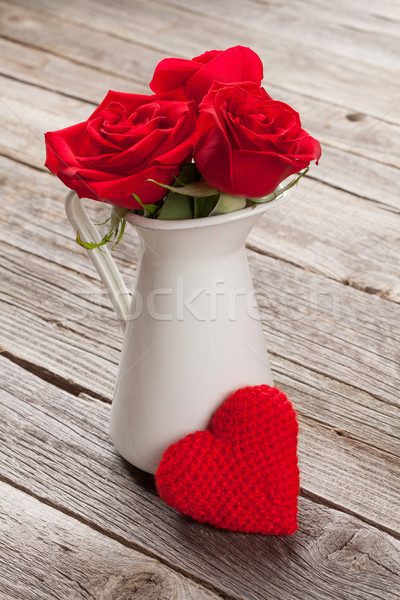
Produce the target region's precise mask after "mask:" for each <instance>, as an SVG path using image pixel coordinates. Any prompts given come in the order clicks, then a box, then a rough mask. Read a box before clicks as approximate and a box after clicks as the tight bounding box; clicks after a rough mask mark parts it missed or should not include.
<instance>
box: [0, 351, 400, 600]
mask: <svg viewBox="0 0 400 600" xmlns="http://www.w3.org/2000/svg"><path fill="white" fill-rule="evenodd" d="M0 360H1V364H2V368H3V373H4V376H3V378H2V384H3V388H5V389H4V393H3V394H2V397H1V400H0V401H1V402H2V409H1V410H2V414H3V418H2V420H1V422H2V423H4V424H7V426H6V427H3V431H2V437H3V439H4V443H3V448H4V452H3V453H2V455H1V456H0V463H1V473H2V475H3V477H5V478H7V480H8V481H12V482H13V483H14V484H15V485H18V486H22V487H23V488H24V489H27V490H29V491H30V493H32V494H34V495H36V496H37V497H39V498H41V499H42V500H44V501H45V502H48V503H50V504H53V505H54V504H55V505H56V506H59V507H64V509H65V510H68V511H69V513H70V514H72V515H74V516H76V517H79V518H80V519H81V520H85V521H87V522H89V523H90V524H92V525H93V526H95V527H97V528H101V530H102V531H104V532H107V533H108V534H109V535H110V536H114V537H115V536H118V537H119V539H123V540H124V543H125V544H134V545H135V548H136V549H139V550H140V549H145V550H146V552H147V553H151V554H152V555H153V556H154V557H157V558H161V559H162V560H164V561H167V562H168V564H169V565H171V566H173V567H176V568H178V569H179V570H183V571H184V572H189V573H191V574H192V575H193V576H195V577H196V578H198V580H199V581H201V582H203V583H207V584H209V585H212V586H214V587H215V588H217V589H218V590H219V591H220V592H221V593H224V594H229V595H232V596H233V597H235V598H246V599H249V600H250V599H257V600H260V599H263V598H265V599H266V598H268V599H272V600H274V599H276V600H286V599H287V600H289V599H290V600H292V599H293V598H303V597H304V598H307V600H308V599H309V598H313V599H315V600H326V599H329V600H333V599H335V600H338V599H339V600H340V599H343V600H347V599H348V598H349V596H351V597H352V598H355V599H360V600H372V599H373V598H375V597H376V596H379V597H384V598H385V599H386V598H387V599H388V600H389V599H390V600H392V599H393V600H394V598H396V595H397V593H398V592H399V591H400V589H399V587H398V580H397V571H398V566H399V558H400V543H399V541H398V540H395V539H394V538H393V537H391V536H389V535H388V534H386V533H383V532H381V531H379V530H378V529H376V528H374V527H371V526H370V525H367V524H365V523H362V522H360V521H359V520H358V519H356V518H354V517H351V516H349V515H345V514H343V513H340V512H338V511H336V510H333V509H330V508H327V507H324V506H320V505H317V504H315V503H314V502H312V501H310V500H308V499H307V498H301V499H300V512H299V517H300V528H299V531H298V532H297V533H296V534H295V535H294V536H292V537H286V538H279V537H268V536H258V535H246V534H235V533H229V532H226V531H219V530H216V529H213V528H211V527H207V526H204V525H201V524H199V523H196V522H194V521H191V520H190V519H187V518H184V517H182V516H181V515H179V514H177V513H176V512H175V511H173V510H171V509H169V508H168V507H167V506H166V505H165V504H164V503H163V502H162V501H161V500H160V499H159V498H158V497H157V495H155V493H154V484H153V478H152V476H149V475H146V474H144V473H143V472H141V471H139V470H137V469H134V468H132V467H130V466H128V465H127V464H126V463H125V462H124V461H122V460H121V459H119V458H118V456H117V455H116V453H115V452H114V451H113V449H112V448H111V445H110V442H109V438H108V431H107V429H108V426H107V420H108V413H109V406H108V405H107V404H104V403H102V402H99V401H96V400H93V399H89V398H85V399H83V398H80V399H78V398H76V397H74V396H72V395H71V394H68V393H66V392H64V391H62V390H60V389H58V388H55V387H54V386H52V385H51V384H49V383H44V382H43V381H42V380H39V379H38V378H37V377H35V376H33V375H30V374H29V373H27V372H26V371H24V370H22V369H21V368H19V367H17V366H16V365H13V364H12V363H10V362H9V361H6V360H5V359H0ZM319 447H321V446H319ZM304 590H305V592H304ZM304 594H306V595H304Z"/></svg>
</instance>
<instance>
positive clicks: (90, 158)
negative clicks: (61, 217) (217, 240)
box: [45, 46, 321, 248]
mask: <svg viewBox="0 0 400 600" xmlns="http://www.w3.org/2000/svg"><path fill="white" fill-rule="evenodd" d="M262 78H263V66H262V63H261V60H260V58H259V57H258V55H257V54H256V53H255V52H253V51H252V50H250V48H246V47H243V46H236V47H233V48H229V49H228V50H225V51H218V50H211V51H210V52H206V53H204V54H202V55H201V56H198V57H195V58H193V59H192V60H184V59H177V58H166V59H164V60H162V61H161V62H160V63H159V64H158V65H157V67H156V69H155V72H154V75H153V79H152V80H151V82H150V88H151V90H152V91H153V92H154V93H153V94H151V95H141V94H129V93H120V92H113V91H110V92H109V93H108V94H107V96H106V97H105V98H104V100H103V101H102V102H101V104H100V105H99V106H98V107H97V108H96V110H95V111H94V113H93V114H92V115H91V116H90V117H89V118H88V120H87V121H86V122H83V123H78V124H77V125H73V126H71V127H67V128H66V129H62V130H60V131H53V132H48V133H46V135H45V140H46V150H47V160H46V166H47V167H48V168H49V169H50V171H52V172H53V173H54V174H56V175H57V176H58V177H59V179H61V181H62V182H63V183H65V185H67V186H68V187H69V188H71V189H72V190H74V191H75V192H76V193H77V194H78V196H79V197H81V198H92V199H94V200H98V201H101V202H106V203H109V204H111V205H113V206H114V208H113V212H112V215H111V217H110V219H109V220H110V221H111V223H110V229H109V231H108V233H107V235H106V236H105V237H104V238H103V240H102V242H101V243H102V244H103V243H106V242H108V241H109V240H110V239H111V238H112V237H114V238H116V239H117V241H118V240H119V239H120V237H121V235H122V232H123V229H124V225H125V221H124V218H123V217H124V215H125V214H126V212H127V211H128V210H132V211H136V212H138V213H139V214H141V215H143V216H145V217H149V218H153V219H156V218H157V219H191V218H201V217H207V216H212V215H217V214H222V213H225V212H231V211H235V210H240V209H242V208H244V207H245V206H249V205H251V204H256V203H260V202H270V201H271V200H273V199H275V198H276V197H277V195H278V192H277V191H276V189H277V187H278V186H279V184H280V183H282V182H283V181H284V180H286V179H287V178H288V177H290V176H292V175H294V176H295V177H294V179H292V181H290V182H289V183H288V184H287V185H286V186H281V187H280V188H279V194H281V193H283V191H285V190H286V189H288V188H289V187H291V186H293V185H294V184H295V183H297V181H298V180H299V178H300V177H301V176H302V175H304V173H305V172H306V171H307V170H308V166H309V164H310V162H311V161H312V160H316V161H317V162H318V159H319V157H320V154H321V148H320V144H319V142H318V141H317V140H315V139H314V138H313V137H311V136H310V135H309V134H308V133H307V132H306V131H305V130H304V129H302V127H301V122H300V118H299V115H298V113H297V112H296V111H295V110H293V109H292V108H291V107H290V106H288V105H287V104H285V103H283V102H279V101H276V100H273V99H272V98H271V97H270V96H269V95H268V93H267V92H266V91H265V90H264V89H263V88H262V87H261V80H262ZM77 240H78V242H79V243H81V244H82V245H84V246H85V247H87V248H90V247H94V246H96V245H98V244H90V243H86V242H82V241H81V240H80V238H79V235H78V237H77Z"/></svg>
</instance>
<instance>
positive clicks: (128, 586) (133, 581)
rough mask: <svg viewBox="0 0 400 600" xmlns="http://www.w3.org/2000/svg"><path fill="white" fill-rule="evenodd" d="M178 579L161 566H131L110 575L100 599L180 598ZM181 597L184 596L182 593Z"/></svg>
mask: <svg viewBox="0 0 400 600" xmlns="http://www.w3.org/2000/svg"><path fill="white" fill-rule="evenodd" d="M181 592H182V590H181V589H180V586H179V581H178V580H177V579H175V577H174V576H173V575H171V574H169V573H168V571H166V570H165V569H164V568H163V567H162V566H158V565H154V567H152V566H149V567H145V568H143V564H142V565H141V567H139V566H138V568H135V567H134V568H131V569H128V570H127V571H125V572H124V573H123V574H122V573H121V574H120V575H114V576H111V577H110V578H109V580H108V582H107V584H106V586H105V587H104V588H103V590H102V596H101V598H102V600H172V599H175V598H176V599H178V598H181V595H182V594H181ZM183 597H185V596H184V595H183Z"/></svg>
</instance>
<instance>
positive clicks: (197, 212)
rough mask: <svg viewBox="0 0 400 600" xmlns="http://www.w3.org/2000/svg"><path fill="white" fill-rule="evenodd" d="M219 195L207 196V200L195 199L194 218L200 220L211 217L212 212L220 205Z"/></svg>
mask: <svg viewBox="0 0 400 600" xmlns="http://www.w3.org/2000/svg"><path fill="white" fill-rule="evenodd" d="M218 200H219V194H215V195H214V196H207V197H206V198H195V199H194V217H195V219H200V218H203V217H209V216H210V215H211V213H212V211H213V210H214V209H215V207H216V206H217V204H218Z"/></svg>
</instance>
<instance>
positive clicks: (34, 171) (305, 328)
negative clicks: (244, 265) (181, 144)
mask: <svg viewBox="0 0 400 600" xmlns="http://www.w3.org/2000/svg"><path fill="white" fill-rule="evenodd" d="M399 19H400V5H399V3H398V2H395V1H394V0H393V1H392V0H353V1H352V2H348V1H346V0H335V1H333V2H325V1H324V0H307V1H306V0H287V1H286V2H279V1H277V0H276V1H272V2H269V1H268V2H267V0H240V2H239V0H230V1H228V0H202V1H201V2H194V1H190V0H167V1H165V2H163V1H161V0H159V1H158V2H157V1H147V2H145V1H143V2H140V1H139V0H132V1H129V0H113V1H112V2H107V0H68V2H62V1H61V0H35V1H32V0H0V26H1V32H0V35H1V37H0V47H1V53H0V61H1V69H0V72H1V102H0V110H1V115H2V118H1V124H2V125H1V136H0V144H1V155H2V156H1V160H0V164H1V167H0V168H1V216H2V224H3V227H2V230H1V270H2V277H3V279H2V286H1V295H2V308H1V311H0V326H1V334H0V335H1V346H2V355H1V359H0V362H1V367H2V374H1V387H2V394H1V403H2V404H1V406H2V408H1V436H2V452H1V457H0V461H1V470H0V473H1V484H0V490H1V517H0V522H1V528H2V537H1V550H0V555H1V556H0V565H1V566H0V571H1V574H0V598H1V600H5V599H7V600H11V599H12V600H31V599H32V600H33V599H40V600H48V599H57V600H58V599H60V598H62V599H63V600H67V599H73V600H76V599H87V598H91V599H95V600H100V599H101V600H117V599H118V600H127V599H128V598H129V599H133V598H138V599H139V598H141V599H144V598H148V599H154V600H158V599H161V598H163V599H166V598H182V599H183V598H185V599H186V598H195V599H202V600H203V599H209V600H211V599H214V600H215V599H216V598H220V599H221V598H241V599H242V598H244V599H246V600H247V599H248V600H250V599H268V600H270V599H274V600H275V599H276V600H286V599H287V600H296V599H305V600H311V599H315V600H327V599H332V600H333V599H334V600H338V599H346V600H347V599H348V600H350V599H351V600H354V599H360V600H370V599H371V600H372V599H379V600H382V599H384V600H388V599H394V598H399V597H400V584H399V579H398V578H397V576H398V571H399V554H400V552H399V551H400V543H399V535H400V519H399V471H400V468H399V460H398V456H399V420H398V417H399V405H398V398H397V396H398V389H399V345H398V342H399V337H400V334H399V316H400V309H399V301H400V284H399V262H398V258H399V240H400V231H399V191H400V190H399V170H398V167H399V156H400V103H399V97H400V89H399V69H398V67H399V51H400V46H399ZM236 44H243V45H250V46H251V47H252V48H253V49H254V50H255V51H257V52H258V53H259V54H260V56H261V58H262V60H263V62H264V65H265V86H266V88H267V90H268V92H269V93H270V94H271V95H272V96H273V97H275V98H277V99H280V100H283V101H286V102H288V103H289V104H292V105H293V106H294V107H295V108H296V109H297V110H299V112H300V114H301V115H302V120H303V125H304V127H305V128H306V129H307V130H309V131H310V132H311V133H312V135H314V136H315V137H317V138H318V139H319V140H320V141H321V143H322V146H323V157H322V159H321V162H320V166H319V167H314V168H313V169H312V170H311V172H310V175H309V177H307V178H306V179H305V180H304V181H302V182H301V183H300V184H299V186H298V188H297V189H296V190H295V192H294V194H293V198H292V199H291V201H290V202H289V203H288V204H286V205H282V207H278V208H276V209H275V211H269V212H267V213H266V215H265V217H263V219H262V220H261V221H260V223H259V225H258V226H257V227H256V228H255V229H254V230H253V232H252V234H251V235H250V237H249V240H248V247H249V250H250V252H249V257H250V263H251V267H252V270H253V274H254V278H255V285H256V290H257V295H258V300H259V304H260V308H261V312H262V316H263V322H264V326H265V337H266V343H267V346H268V348H269V352H270V357H271V360H272V365H273V371H274V377H275V381H276V384H277V386H278V387H280V388H282V389H283V390H284V391H285V392H286V393H287V394H288V396H289V397H290V398H291V400H292V402H293V404H294V406H295V408H296V410H297V412H298V417H299V422H300V439H299V458H300V467H301V485H302V491H301V497H300V503H299V521H300V525H299V530H298V532H297V533H296V534H295V535H294V536H291V537H283V538H278V537H267V536H260V535H245V534H239V533H229V532H226V531H219V530H216V529H214V528H212V527H208V526H204V525H200V524H199V523H196V522H193V521H191V520H190V519H188V518H185V517H183V516H182V515H180V514H178V513H177V512H175V511H174V510H172V509H170V508H168V507H167V506H166V505H165V504H164V503H163V502H162V500H161V499H160V498H159V497H158V496H157V494H156V492H155V487H154V481H153V477H152V476H150V475H147V474H145V473H143V472H141V471H139V470H137V469H135V468H133V467H130V466H129V465H128V464H126V463H125V462H124V461H123V460H122V459H121V458H120V457H119V456H118V455H117V453H116V452H115V450H114V449H113V447H112V445H111V443H110V440H109V436H108V418H109V412H110V402H111V398H112V392H113V385H114V381H115V378H116V371H117V365H118V361H119V354H120V349H121V342H122V336H121V332H120V329H119V326H118V322H117V321H116V319H115V318H114V315H113V312H112V309H111V306H110V303H109V301H108V298H107V296H106V295H105V292H104V290H103V289H102V287H101V284H100V282H99V280H98V277H97V274H96V273H95V271H94V269H93V267H92V265H91V263H90V262H89V260H88V258H87V256H86V255H85V252H84V251H83V250H82V249H81V248H79V247H78V246H77V245H76V243H75V242H74V239H73V234H72V230H70V228H69V225H68V223H67V220H66V217H65V215H64V208H63V199H64V194H65V189H64V187H63V186H62V184H61V183H60V182H59V181H58V180H57V179H56V178H55V177H53V176H52V175H50V174H49V173H48V172H47V171H46V170H45V169H44V167H43V162H44V143H43V132H44V131H47V130H54V129H59V128H62V127H65V126H67V125H70V124H73V123H75V122H78V121H82V120H85V119H86V118H87V117H88V116H89V114H90V113H91V112H92V110H93V107H94V106H95V105H96V104H97V103H99V102H100V100H101V99H102V98H103V97H104V95H105V93H106V91H107V90H108V89H114V90H120V91H129V92H142V93H146V92H147V87H146V82H148V81H149V80H150V78H151V75H152V72H153V69H154V67H155V65H156V64H157V62H158V61H159V60H160V59H162V58H163V57H165V56H181V57H192V56H195V55H198V54H200V53H202V52H203V51H205V50H207V49H211V48H226V47H228V46H232V45H236ZM102 209H103V207H97V210H100V212H101V210H102ZM102 214H104V213H102ZM116 255H117V256H116V259H117V261H118V264H119V266H120V268H121V271H122V273H123V275H124V276H125V278H126V280H127V283H128V285H132V283H133V281H134V268H135V261H136V257H137V240H136V238H135V234H134V233H133V232H132V231H130V232H128V233H127V234H126V236H125V237H124V239H123V241H122V243H121V250H120V252H117V253H116Z"/></svg>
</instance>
